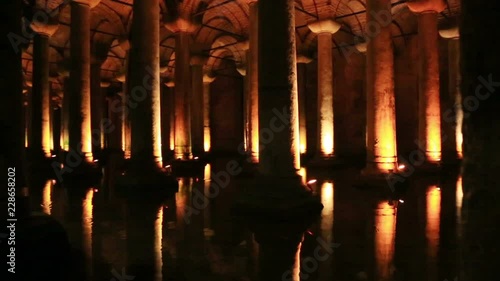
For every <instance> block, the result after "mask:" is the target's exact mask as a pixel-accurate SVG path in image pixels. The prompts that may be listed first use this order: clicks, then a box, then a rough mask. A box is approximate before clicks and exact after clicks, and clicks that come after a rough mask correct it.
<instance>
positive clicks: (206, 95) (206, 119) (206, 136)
mask: <svg viewBox="0 0 500 281" xmlns="http://www.w3.org/2000/svg"><path fill="white" fill-rule="evenodd" d="M214 80H215V77H212V76H210V75H208V74H205V75H203V141H204V144H203V146H204V149H205V152H208V151H210V148H211V137H210V136H211V135H210V83H212V82H213V81H214Z"/></svg>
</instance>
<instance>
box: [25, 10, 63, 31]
mask: <svg viewBox="0 0 500 281" xmlns="http://www.w3.org/2000/svg"><path fill="white" fill-rule="evenodd" d="M37 12H42V13H45V14H46V16H47V17H48V18H44V19H45V21H43V22H41V21H38V20H36V19H35V18H36V17H34V18H33V21H32V22H31V24H30V27H31V29H32V30H33V31H34V32H36V33H37V34H39V35H44V36H47V37H50V36H52V35H54V33H56V31H57V29H58V28H59V16H55V17H50V16H51V15H50V14H47V13H46V12H44V11H42V10H38V11H37ZM35 13H36V12H35ZM38 18H43V17H38Z"/></svg>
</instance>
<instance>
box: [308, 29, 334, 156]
mask: <svg viewBox="0 0 500 281" xmlns="http://www.w3.org/2000/svg"><path fill="white" fill-rule="evenodd" d="M339 28H340V25H339V24H338V23H336V22H334V21H332V20H322V21H318V22H314V23H311V24H309V29H311V31H312V32H314V33H316V34H318V148H319V151H318V152H319V155H318V156H320V157H322V158H323V157H329V156H333V154H334V152H335V150H334V134H333V126H334V114H333V42H332V34H334V33H335V32H337V31H338V30H339Z"/></svg>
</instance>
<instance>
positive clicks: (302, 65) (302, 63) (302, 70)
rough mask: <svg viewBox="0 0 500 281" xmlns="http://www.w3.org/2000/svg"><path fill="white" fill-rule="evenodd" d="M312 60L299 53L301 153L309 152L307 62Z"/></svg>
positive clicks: (298, 79)
mask: <svg viewBox="0 0 500 281" xmlns="http://www.w3.org/2000/svg"><path fill="white" fill-rule="evenodd" d="M311 61H312V59H311V58H309V57H307V56H304V55H297V88H298V95H299V135H300V136H299V139H300V153H301V154H305V153H306V152H307V120H306V83H307V82H306V73H307V69H306V64H308V63H310V62H311Z"/></svg>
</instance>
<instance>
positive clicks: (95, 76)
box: [90, 61, 104, 154]
mask: <svg viewBox="0 0 500 281" xmlns="http://www.w3.org/2000/svg"><path fill="white" fill-rule="evenodd" d="M90 73H91V87H92V88H91V97H90V101H91V109H90V110H91V128H92V153H93V154H95V153H96V152H100V151H101V149H102V134H103V132H102V128H101V123H102V119H103V108H102V107H103V106H104V105H103V104H102V95H103V93H102V89H101V63H100V62H99V61H94V62H93V63H92V65H91V68H90Z"/></svg>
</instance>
